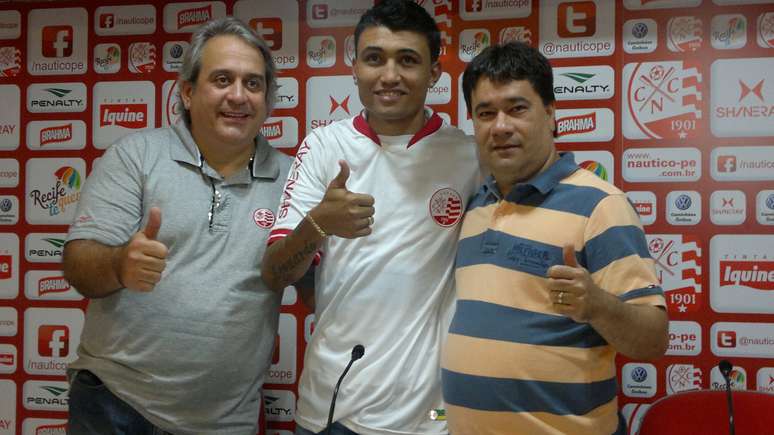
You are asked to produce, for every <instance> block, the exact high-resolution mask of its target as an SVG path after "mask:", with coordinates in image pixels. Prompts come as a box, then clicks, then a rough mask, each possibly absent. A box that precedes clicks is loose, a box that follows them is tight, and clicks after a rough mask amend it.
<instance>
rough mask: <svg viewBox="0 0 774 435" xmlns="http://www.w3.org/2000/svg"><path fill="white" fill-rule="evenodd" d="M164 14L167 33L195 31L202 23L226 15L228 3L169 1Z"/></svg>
mask: <svg viewBox="0 0 774 435" xmlns="http://www.w3.org/2000/svg"><path fill="white" fill-rule="evenodd" d="M253 7H254V6H253ZM163 14H164V31H166V32H167V33H193V31H194V30H196V28H197V27H199V26H200V25H201V24H204V23H206V22H208V21H210V20H214V19H217V18H223V17H225V16H226V4H225V3H224V2H222V1H202V2H179V3H168V4H167V5H165V6H164V12H163ZM244 21H245V22H247V21H248V20H244Z"/></svg>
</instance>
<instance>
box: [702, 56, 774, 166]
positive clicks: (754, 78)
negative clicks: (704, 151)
mask: <svg viewBox="0 0 774 435" xmlns="http://www.w3.org/2000/svg"><path fill="white" fill-rule="evenodd" d="M770 71H774V58H739V59H718V60H716V61H714V62H712V67H711V74H712V83H711V87H712V93H711V94H710V95H711V97H712V98H711V100H712V101H711V106H712V109H711V110H712V111H711V117H710V126H711V130H712V134H713V135H714V136H716V137H758V136H774V77H772V75H771V74H770ZM770 172H771V171H770Z"/></svg>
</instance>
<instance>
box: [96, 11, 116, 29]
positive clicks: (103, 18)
mask: <svg viewBox="0 0 774 435" xmlns="http://www.w3.org/2000/svg"><path fill="white" fill-rule="evenodd" d="M115 23H116V18H115V15H113V14H100V15H99V27H100V28H102V29H112V28H113V26H115V25H116V24H115Z"/></svg>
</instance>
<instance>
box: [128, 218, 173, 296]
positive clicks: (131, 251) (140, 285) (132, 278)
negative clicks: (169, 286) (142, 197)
mask: <svg viewBox="0 0 774 435" xmlns="http://www.w3.org/2000/svg"><path fill="white" fill-rule="evenodd" d="M160 228H161V209H159V208H158V207H153V208H151V209H150V213H149V215H148V222H147V224H146V225H145V228H143V229H142V230H140V231H138V232H137V233H135V234H134V235H133V236H132V238H131V239H129V242H128V243H127V244H126V245H124V247H123V249H122V250H121V253H120V255H119V261H120V265H119V276H118V278H119V280H120V281H121V284H123V286H124V287H126V288H129V289H132V290H139V291H144V292H149V291H151V290H153V288H154V287H155V286H156V283H158V282H159V280H161V272H163V271H164V268H165V267H166V265H167V260H166V258H167V254H168V249H167V247H166V246H165V245H164V244H163V243H161V242H159V241H158V240H156V237H158V234H159V229H160Z"/></svg>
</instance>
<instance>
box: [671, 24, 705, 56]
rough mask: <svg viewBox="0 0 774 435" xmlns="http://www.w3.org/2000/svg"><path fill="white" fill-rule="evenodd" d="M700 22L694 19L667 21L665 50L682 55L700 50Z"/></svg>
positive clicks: (701, 40)
mask: <svg viewBox="0 0 774 435" xmlns="http://www.w3.org/2000/svg"><path fill="white" fill-rule="evenodd" d="M701 25H702V23H701V20H700V19H698V18H696V17H690V16H688V17H672V18H670V19H669V21H667V38H666V40H667V48H669V50H670V51H674V52H678V53H684V52H691V51H696V50H698V49H700V48H701V45H702V42H703V37H702V30H701Z"/></svg>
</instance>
